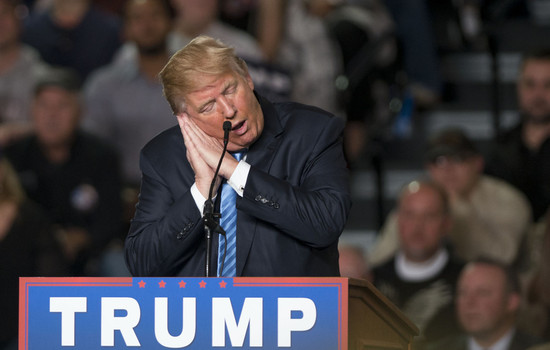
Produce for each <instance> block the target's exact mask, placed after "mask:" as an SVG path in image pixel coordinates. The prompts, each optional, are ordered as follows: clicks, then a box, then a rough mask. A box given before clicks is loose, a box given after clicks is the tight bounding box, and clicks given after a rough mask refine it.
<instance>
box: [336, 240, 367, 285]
mask: <svg viewBox="0 0 550 350" xmlns="http://www.w3.org/2000/svg"><path fill="white" fill-rule="evenodd" d="M338 253H339V254H340V257H339V260H338V261H339V265H340V276H342V277H351V278H359V279H365V280H367V281H371V282H372V271H371V270H370V268H369V265H368V263H367V259H366V256H365V253H364V252H363V249H362V248H361V247H360V246H357V245H353V244H345V243H341V244H340V245H339V246H338Z"/></svg>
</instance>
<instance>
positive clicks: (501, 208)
mask: <svg viewBox="0 0 550 350" xmlns="http://www.w3.org/2000/svg"><path fill="white" fill-rule="evenodd" d="M426 161H427V163H426V169H427V171H428V174H429V176H430V178H432V179H433V180H434V181H435V182H437V183H438V184H440V186H442V187H443V188H444V189H445V192H447V195H448V196H449V199H450V206H451V215H452V217H453V225H452V229H451V231H450V233H449V240H450V242H451V243H452V247H453V249H454V252H455V254H456V255H457V256H458V257H460V258H461V259H463V260H465V261H470V260H473V259H475V258H477V257H479V256H485V257H490V258H494V259H496V260H499V261H502V262H503V263H506V264H512V263H515V262H516V261H517V259H519V258H520V257H519V254H518V252H519V251H520V246H521V245H522V244H523V242H524V239H525V237H526V233H527V231H528V230H529V229H530V227H531V224H532V220H531V212H530V209H529V203H528V202H527V199H526V198H525V196H524V195H523V194H522V193H521V192H520V191H519V190H517V189H516V188H514V187H512V186H511V185H509V184H508V183H506V182H504V181H502V180H499V179H496V178H493V177H490V176H488V175H484V174H483V173H482V170H483V156H482V155H481V154H480V152H479V150H478V149H477V147H476V146H475V145H474V143H473V142H472V141H471V140H470V139H469V138H468V137H467V136H466V135H465V134H464V132H462V131H461V130H459V129H454V128H453V129H446V130H443V131H441V132H440V133H438V134H436V135H435V136H434V137H433V138H432V139H431V140H430V141H429V144H428V148H427V152H426ZM398 245H399V243H398V240H397V225H396V215H395V214H394V213H392V214H390V216H389V217H388V219H387V221H386V223H385V224H384V227H383V228H382V231H381V233H380V238H379V241H378V242H377V245H376V248H375V249H374V251H373V252H372V259H371V264H373V265H376V264H379V263H380V262H382V261H383V260H385V259H387V257H388V256H390V255H391V254H392V253H393V252H394V251H395V250H396V249H397V247H398Z"/></svg>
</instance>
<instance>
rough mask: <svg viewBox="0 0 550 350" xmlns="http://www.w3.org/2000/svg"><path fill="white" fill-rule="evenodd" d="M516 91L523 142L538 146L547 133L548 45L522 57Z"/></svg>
mask: <svg viewBox="0 0 550 350" xmlns="http://www.w3.org/2000/svg"><path fill="white" fill-rule="evenodd" d="M517 94H518V105H519V109H520V113H521V116H522V122H523V124H524V127H523V135H522V137H523V140H524V143H525V144H526V145H527V147H528V148H529V149H531V150H538V148H539V147H540V146H541V144H542V143H543V142H544V141H545V140H546V139H547V138H548V137H550V49H546V50H541V51H537V52H533V53H530V54H527V55H526V56H525V57H524V58H523V61H522V63H521V67H520V73H519V78H518V81H517Z"/></svg>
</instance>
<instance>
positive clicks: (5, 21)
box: [0, 1, 20, 50]
mask: <svg viewBox="0 0 550 350" xmlns="http://www.w3.org/2000/svg"><path fill="white" fill-rule="evenodd" d="M19 34H20V23H19V19H17V16H16V14H15V9H14V8H13V7H12V6H11V5H8V4H7V3H6V2H5V1H0V50H2V49H5V48H8V47H10V46H12V45H15V44H16V43H17V42H18V40H19Z"/></svg>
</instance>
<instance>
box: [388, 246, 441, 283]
mask: <svg viewBox="0 0 550 350" xmlns="http://www.w3.org/2000/svg"><path fill="white" fill-rule="evenodd" d="M448 261H449V252H447V250H446V249H445V248H439V250H438V251H437V252H436V253H435V255H434V256H433V257H432V258H430V259H429V260H428V261H425V262H422V263H415V262H412V261H408V260H407V259H406V258H405V254H404V253H403V252H401V251H400V252H398V253H397V256H396V258H395V270H396V273H397V275H398V276H399V278H401V279H402V280H404V281H409V282H419V281H425V280H428V279H430V278H432V277H435V276H436V275H437V274H438V273H440V272H441V271H442V270H443V268H445V265H446V264H447V262H448Z"/></svg>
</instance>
